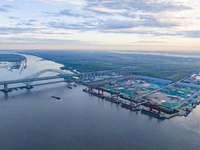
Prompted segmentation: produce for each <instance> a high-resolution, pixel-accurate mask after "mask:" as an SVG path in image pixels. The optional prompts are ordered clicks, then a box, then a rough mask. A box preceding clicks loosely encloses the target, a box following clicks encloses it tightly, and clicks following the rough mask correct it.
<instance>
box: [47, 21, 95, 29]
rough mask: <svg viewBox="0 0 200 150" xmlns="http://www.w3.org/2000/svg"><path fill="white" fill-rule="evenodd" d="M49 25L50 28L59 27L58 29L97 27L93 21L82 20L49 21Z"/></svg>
mask: <svg viewBox="0 0 200 150" xmlns="http://www.w3.org/2000/svg"><path fill="white" fill-rule="evenodd" d="M48 27H50V28H57V29H65V30H80V31H88V30H91V29H93V30H94V29H97V28H96V26H95V25H93V24H91V23H89V22H88V23H86V22H82V23H79V24H78V23H76V24H73V23H70V24H67V23H64V22H49V23H48Z"/></svg>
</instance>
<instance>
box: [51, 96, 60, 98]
mask: <svg viewBox="0 0 200 150" xmlns="http://www.w3.org/2000/svg"><path fill="white" fill-rule="evenodd" d="M51 97H52V98H55V99H60V97H57V96H51Z"/></svg>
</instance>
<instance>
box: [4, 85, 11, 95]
mask: <svg viewBox="0 0 200 150" xmlns="http://www.w3.org/2000/svg"><path fill="white" fill-rule="evenodd" d="M3 92H5V93H7V92H11V90H10V89H8V84H4V89H3Z"/></svg>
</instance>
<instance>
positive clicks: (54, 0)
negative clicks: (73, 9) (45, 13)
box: [37, 0, 86, 5]
mask: <svg viewBox="0 0 200 150" xmlns="http://www.w3.org/2000/svg"><path fill="white" fill-rule="evenodd" d="M37 1H40V2H42V3H48V4H67V3H69V4H74V5H86V1H85V0H74V1H72V0H37Z"/></svg>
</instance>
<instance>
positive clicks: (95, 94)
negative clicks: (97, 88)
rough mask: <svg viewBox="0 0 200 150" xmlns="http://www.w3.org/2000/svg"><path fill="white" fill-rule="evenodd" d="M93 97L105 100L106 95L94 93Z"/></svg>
mask: <svg viewBox="0 0 200 150" xmlns="http://www.w3.org/2000/svg"><path fill="white" fill-rule="evenodd" d="M92 95H94V96H96V97H99V98H105V96H104V95H102V94H100V93H95V92H93V93H92Z"/></svg>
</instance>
